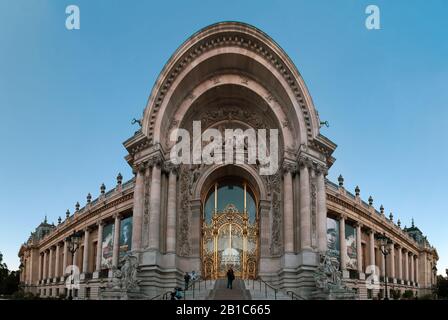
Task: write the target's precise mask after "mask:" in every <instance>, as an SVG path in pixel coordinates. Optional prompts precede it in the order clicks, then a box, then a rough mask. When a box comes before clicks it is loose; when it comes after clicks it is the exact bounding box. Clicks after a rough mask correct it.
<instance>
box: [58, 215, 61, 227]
mask: <svg viewBox="0 0 448 320" xmlns="http://www.w3.org/2000/svg"><path fill="white" fill-rule="evenodd" d="M61 221H62V219H61V216H59V218H58V225H60V224H61Z"/></svg>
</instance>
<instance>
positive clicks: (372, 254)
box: [369, 230, 376, 272]
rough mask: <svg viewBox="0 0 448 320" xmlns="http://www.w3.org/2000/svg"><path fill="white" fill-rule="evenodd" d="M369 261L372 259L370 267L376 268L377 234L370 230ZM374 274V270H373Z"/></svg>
mask: <svg viewBox="0 0 448 320" xmlns="http://www.w3.org/2000/svg"><path fill="white" fill-rule="evenodd" d="M369 253H370V254H369V259H370V265H372V266H376V261H375V232H374V231H373V230H370V233H369ZM372 272H373V270H372Z"/></svg>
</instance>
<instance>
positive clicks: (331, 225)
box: [327, 217, 341, 261]
mask: <svg viewBox="0 0 448 320" xmlns="http://www.w3.org/2000/svg"><path fill="white" fill-rule="evenodd" d="M340 252H341V251H340V243H339V221H338V220H335V219H333V218H328V217H327V254H328V255H330V256H331V257H332V258H334V259H337V261H340Z"/></svg>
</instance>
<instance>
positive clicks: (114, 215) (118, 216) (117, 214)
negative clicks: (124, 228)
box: [112, 212, 122, 219]
mask: <svg viewBox="0 0 448 320" xmlns="http://www.w3.org/2000/svg"><path fill="white" fill-rule="evenodd" d="M112 217H113V218H114V219H121V217H122V215H121V213H120V212H116V213H114V214H113V215H112Z"/></svg>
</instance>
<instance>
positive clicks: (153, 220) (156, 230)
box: [149, 163, 162, 250]
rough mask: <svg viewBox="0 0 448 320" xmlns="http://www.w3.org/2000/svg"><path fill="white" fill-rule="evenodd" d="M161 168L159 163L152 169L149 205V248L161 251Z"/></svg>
mask: <svg viewBox="0 0 448 320" xmlns="http://www.w3.org/2000/svg"><path fill="white" fill-rule="evenodd" d="M161 174H162V171H161V168H160V165H159V164H158V163H156V164H154V166H153V167H152V177H151V196H150V203H149V248H150V249H156V250H159V245H160V182H161Z"/></svg>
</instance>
